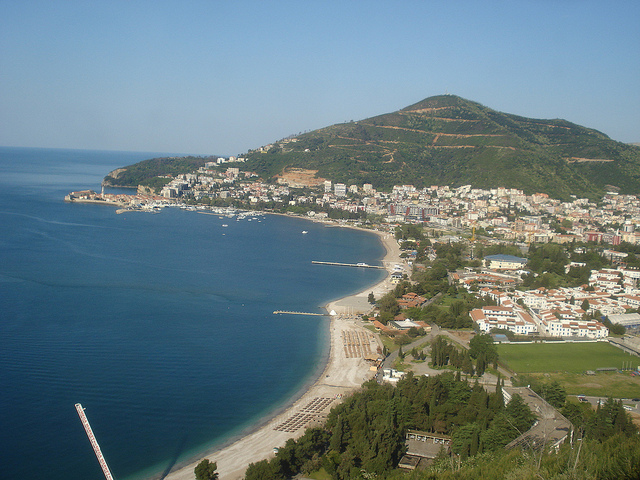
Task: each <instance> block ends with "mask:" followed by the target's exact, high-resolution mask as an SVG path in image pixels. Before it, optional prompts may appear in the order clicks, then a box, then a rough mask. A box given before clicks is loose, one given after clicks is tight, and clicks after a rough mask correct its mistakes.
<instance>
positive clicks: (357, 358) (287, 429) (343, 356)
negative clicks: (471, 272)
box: [165, 230, 402, 480]
mask: <svg viewBox="0 0 640 480" xmlns="http://www.w3.org/2000/svg"><path fill="white" fill-rule="evenodd" d="M367 231H371V230H367ZM375 233H377V234H378V235H379V236H380V239H381V241H382V242H383V244H384V246H385V248H386V255H385V257H384V259H383V262H384V266H385V267H386V268H387V271H388V274H387V275H386V278H385V279H384V280H382V281H381V282H380V283H378V284H377V285H374V286H372V287H370V288H367V289H366V290H364V291H362V292H360V293H357V294H355V295H350V296H347V297H344V298H341V299H338V300H335V301H333V302H330V303H329V304H328V305H327V306H326V309H327V311H328V312H331V311H332V310H333V311H335V312H336V315H333V316H332V317H331V323H330V337H331V346H330V353H329V358H328V361H327V365H326V367H325V369H324V371H323V373H322V374H321V375H320V377H319V378H318V380H317V381H316V382H315V383H314V384H313V385H312V386H311V387H310V388H309V389H308V390H307V391H306V392H304V394H302V396H300V397H299V398H298V399H297V400H296V401H295V402H294V403H292V404H291V406H290V407H288V408H287V409H286V410H285V411H284V412H282V413H280V414H278V415H277V416H275V417H274V418H272V419H270V420H269V421H268V422H267V423H265V424H264V425H263V426H261V427H260V428H258V429H257V430H255V431H253V432H251V433H249V434H248V435H246V436H244V437H242V438H241V439H239V440H237V441H235V442H234V443H232V444H231V445H228V446H226V447H224V448H222V449H220V450H218V451H215V452H213V453H211V454H210V455H207V456H206V457H203V458H208V459H209V460H211V461H212V462H216V463H217V464H218V473H219V475H220V480H238V479H242V478H243V476H244V472H245V470H246V469H247V467H248V466H249V464H250V463H255V462H258V461H260V460H263V459H268V458H271V457H273V455H274V448H275V447H280V446H283V445H284V444H285V442H286V441H287V440H288V439H289V438H298V437H299V436H301V435H302V434H303V433H304V431H305V429H306V428H307V427H309V426H313V425H316V424H320V423H322V422H323V421H324V418H325V417H326V415H327V414H328V413H329V411H330V410H331V407H332V406H334V405H336V404H337V403H338V402H340V401H341V398H343V397H344V396H345V395H347V394H349V393H350V392H352V391H354V390H355V389H357V388H358V387H360V385H361V384H362V383H363V382H364V381H366V380H368V379H370V378H373V376H374V374H375V371H373V370H371V368H370V367H371V364H370V363H369V362H367V361H366V360H365V356H368V355H375V354H376V353H377V350H378V347H379V342H378V339H377V337H376V336H375V335H374V334H372V333H371V332H370V331H369V330H367V329H365V328H364V327H363V326H362V324H361V323H362V322H361V320H359V317H358V316H357V314H362V313H367V312H369V311H370V310H371V305H370V304H369V303H368V301H367V297H368V295H369V293H370V292H373V294H374V295H375V297H376V298H380V297H381V296H382V295H384V294H385V293H386V292H387V291H389V290H390V288H391V287H392V286H393V285H392V284H391V282H390V275H389V272H390V271H391V269H392V268H393V266H394V265H395V264H401V263H402V259H401V258H400V250H399V248H398V244H397V242H396V241H395V239H394V238H393V235H392V234H386V233H382V232H375ZM200 460H201V459H199V460H198V462H199V461H200ZM198 462H195V463H193V464H190V465H187V466H185V467H183V468H180V469H179V470H176V471H174V472H171V473H170V474H168V475H167V476H166V477H165V478H166V480H194V478H195V474H194V468H195V466H196V465H197V463H198Z"/></svg>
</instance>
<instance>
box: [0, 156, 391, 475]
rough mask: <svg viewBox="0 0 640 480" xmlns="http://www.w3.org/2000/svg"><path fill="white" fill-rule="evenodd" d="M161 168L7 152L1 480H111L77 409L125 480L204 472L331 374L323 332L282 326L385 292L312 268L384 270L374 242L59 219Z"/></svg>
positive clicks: (274, 224)
mask: <svg viewBox="0 0 640 480" xmlns="http://www.w3.org/2000/svg"><path fill="white" fill-rule="evenodd" d="M164 155H166V154H162V153H154V152H119V151H91V150H64V149H35V148H14V147H0V229H1V230H0V232H1V234H0V452H2V454H1V455H2V463H1V465H0V478H2V479H16V478H26V477H29V478H47V479H48V480H91V479H96V480H99V479H101V478H104V477H103V474H102V471H101V469H100V466H99V464H98V461H97V459H96V457H95V455H94V453H93V450H92V447H91V445H90V443H89V440H88V438H87V436H86V434H85V431H84V429H83V426H82V424H81V423H80V419H79V417H78V414H77V412H76V409H75V407H74V405H75V404H76V403H81V404H82V406H83V407H84V408H85V413H86V415H87V417H88V419H89V421H90V423H91V426H92V428H93V432H94V434H95V436H96V438H97V440H98V442H99V444H100V446H101V448H102V453H103V454H104V456H105V458H106V460H107V463H108V464H109V467H110V469H111V471H112V473H113V475H114V477H115V478H116V479H118V480H122V479H125V480H139V479H148V478H163V477H164V476H165V475H166V474H167V473H168V472H169V471H170V470H171V469H172V468H175V467H177V466H179V465H182V464H184V463H186V462H188V461H194V460H198V459H199V458H201V457H202V456H203V455H204V454H205V453H207V452H211V451H214V450H215V449H217V448H218V447H220V446H221V445H223V444H225V443H226V442H230V441H232V440H233V439H234V438H238V437H239V436H241V435H243V434H245V433H247V432H248V431H250V430H251V429H254V428H255V427H256V426H257V425H259V424H260V422H262V421H264V419H265V418H266V417H269V416H272V415H273V414H274V413H275V412H277V411H278V410H279V409H282V408H283V407H284V406H285V405H287V404H289V402H291V400H292V398H295V397H296V396H297V395H299V394H300V393H301V391H302V390H304V389H305V388H306V387H307V386H309V385H310V384H311V383H313V381H315V379H317V378H318V376H319V375H320V373H321V370H322V368H323V367H324V364H325V362H326V359H327V357H328V353H329V333H328V318H327V317H324V316H298V315H274V313H273V312H274V311H276V310H288V311H302V312H311V313H324V309H323V306H324V305H326V304H327V302H329V301H331V300H335V299H337V298H341V297H343V296H345V295H348V294H351V293H355V292H357V291H362V290H364V289H366V288H367V287H368V286H371V285H373V284H375V283H377V282H378V281H380V280H381V279H382V277H383V275H384V272H383V271H381V270H376V269H361V268H346V267H337V266H326V265H315V264H312V260H321V261H333V262H344V263H358V262H366V263H370V264H380V261H381V259H382V257H383V255H384V247H383V246H382V244H381V243H380V241H379V239H378V237H377V236H376V235H373V234H371V233H368V232H362V231H357V230H353V229H346V228H337V227H329V226H326V225H324V224H321V223H314V222H311V221H308V220H305V219H302V218H290V217H285V216H278V215H264V216H260V217H255V218H251V219H249V218H244V219H238V218H237V217H226V216H218V215H205V214H201V213H198V212H192V211H185V210H181V209H179V208H165V209H163V210H162V211H161V212H160V213H157V214H152V213H143V212H128V213H124V214H116V212H115V210H116V209H115V208H113V207H110V206H104V205H91V204H75V203H74V204H72V203H66V202H64V196H65V195H66V194H68V193H69V192H71V191H77V190H84V189H92V190H96V191H99V189H100V183H101V180H102V178H103V177H104V176H105V175H106V174H107V173H108V172H110V171H111V170H113V169H115V168H118V167H122V166H126V165H130V164H133V163H135V162H138V161H141V160H144V159H147V158H153V157H157V156H164ZM129 193H130V192H129ZM303 231H306V232H307V233H306V234H305V233H303ZM274 447H275V445H274Z"/></svg>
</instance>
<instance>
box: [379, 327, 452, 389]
mask: <svg viewBox="0 0 640 480" xmlns="http://www.w3.org/2000/svg"><path fill="white" fill-rule="evenodd" d="M439 334H440V327H438V326H437V325H435V324H432V325H431V332H429V333H428V334H427V335H425V336H424V337H419V338H417V339H416V340H414V341H413V342H411V343H410V344H408V345H403V346H402V351H403V352H405V353H407V352H410V351H411V350H412V349H413V348H418V347H419V346H420V345H422V344H424V343H425V342H431V340H433V339H434V338H436V337H437V336H438V335H439ZM397 358H398V350H395V351H393V352H391V353H390V354H389V355H388V356H387V358H385V359H384V361H383V362H382V365H381V366H380V368H379V369H378V373H376V379H377V380H378V383H381V382H382V369H383V368H391V367H392V366H393V362H395V361H396V359H397Z"/></svg>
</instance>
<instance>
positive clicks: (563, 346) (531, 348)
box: [498, 342, 640, 373]
mask: <svg viewBox="0 0 640 480" xmlns="http://www.w3.org/2000/svg"><path fill="white" fill-rule="evenodd" d="M498 354H499V356H500V361H501V362H502V363H505V364H506V365H507V366H508V367H509V368H510V369H511V370H513V371H514V372H516V373H551V372H566V373H584V372H585V371H586V370H596V369H598V368H611V367H612V368H617V369H622V367H623V365H625V363H626V364H627V366H628V364H629V362H630V361H631V366H632V367H635V368H637V367H638V365H640V358H638V357H635V356H631V355H629V354H628V353H625V352H623V351H622V350H620V349H619V348H616V347H614V346H613V345H610V344H609V343H605V342H595V343H529V344H523V345H516V344H500V345H498Z"/></svg>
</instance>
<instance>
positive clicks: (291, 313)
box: [273, 310, 327, 317]
mask: <svg viewBox="0 0 640 480" xmlns="http://www.w3.org/2000/svg"><path fill="white" fill-rule="evenodd" d="M273 314H274V315H281V314H285V315H313V316H316V317H324V316H326V315H327V314H326V313H308V312H292V311H289V310H276V311H275V312H273Z"/></svg>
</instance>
